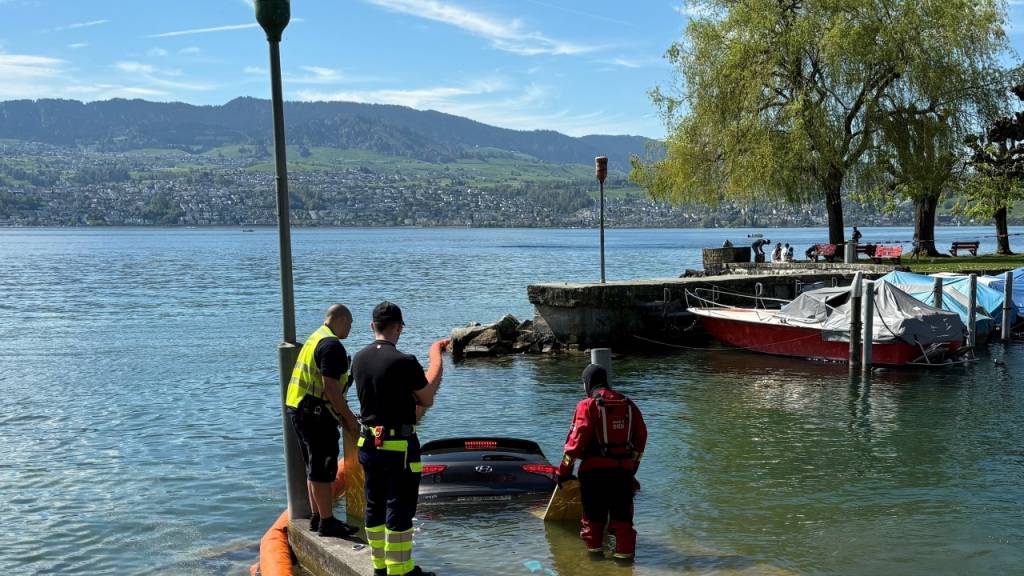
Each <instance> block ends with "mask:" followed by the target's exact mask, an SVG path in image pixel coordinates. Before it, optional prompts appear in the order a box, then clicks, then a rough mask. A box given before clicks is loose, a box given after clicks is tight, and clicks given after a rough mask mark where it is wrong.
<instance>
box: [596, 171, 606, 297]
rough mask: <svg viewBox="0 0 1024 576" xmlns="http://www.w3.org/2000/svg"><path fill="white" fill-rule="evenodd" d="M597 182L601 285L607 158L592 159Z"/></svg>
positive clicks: (602, 275)
mask: <svg viewBox="0 0 1024 576" xmlns="http://www.w3.org/2000/svg"><path fill="white" fill-rule="evenodd" d="M594 164H595V171H596V174H597V181H598V182H599V183H600V185H601V284H604V180H605V178H607V177H608V157H607V156H598V157H597V158H594Z"/></svg>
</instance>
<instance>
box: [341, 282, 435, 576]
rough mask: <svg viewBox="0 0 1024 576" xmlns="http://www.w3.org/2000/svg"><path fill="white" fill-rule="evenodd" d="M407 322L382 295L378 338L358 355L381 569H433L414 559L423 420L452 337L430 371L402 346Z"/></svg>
mask: <svg viewBox="0 0 1024 576" xmlns="http://www.w3.org/2000/svg"><path fill="white" fill-rule="evenodd" d="M404 326H405V322H404V321H403V319H402V310H401V309H400V308H399V307H398V306H397V305H395V304H392V303H391V302H381V303H380V304H379V305H378V306H377V307H376V308H374V309H373V323H372V324H370V327H371V328H372V329H373V334H374V338H375V341H374V342H373V343H372V344H370V345H369V346H367V347H365V348H363V349H362V350H360V351H359V352H358V353H357V354H356V356H355V358H354V359H353V361H352V376H353V378H354V379H355V381H356V391H357V392H358V394H359V406H360V420H361V422H362V427H361V431H360V435H359V441H358V445H359V463H360V464H362V466H363V471H364V472H365V475H366V539H367V542H368V543H369V545H370V553H371V558H372V560H373V572H374V575H375V576H384V575H388V576H402V575H405V574H411V575H414V576H433V573H431V572H424V571H423V570H422V569H420V567H419V566H416V564H415V562H414V561H413V558H412V532H413V530H412V518H413V516H414V515H415V514H416V502H417V499H418V498H419V485H420V472H421V470H422V469H423V465H422V464H421V463H420V442H419V438H417V436H416V421H417V419H418V417H419V416H420V415H422V413H423V410H425V409H426V408H427V407H429V406H431V405H433V403H434V395H435V394H436V393H437V387H438V385H440V383H441V351H442V350H444V348H445V347H446V346H447V344H448V341H447V340H439V341H437V342H435V343H434V344H433V346H431V354H430V356H431V362H430V370H429V371H428V374H424V372H423V367H422V366H421V365H420V363H419V362H418V361H417V360H416V358H415V357H414V356H412V355H410V354H403V353H402V352H399V351H398V349H397V348H396V347H395V345H396V344H397V343H398V338H399V336H401V334H402V329H403V327H404Z"/></svg>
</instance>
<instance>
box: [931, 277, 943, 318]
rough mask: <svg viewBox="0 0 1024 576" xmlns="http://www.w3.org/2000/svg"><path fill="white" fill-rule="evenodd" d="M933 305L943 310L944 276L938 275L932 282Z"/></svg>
mask: <svg viewBox="0 0 1024 576" xmlns="http://www.w3.org/2000/svg"><path fill="white" fill-rule="evenodd" d="M932 306H934V307H936V308H938V309H939V310H942V276H936V277H935V279H934V281H933V282H932Z"/></svg>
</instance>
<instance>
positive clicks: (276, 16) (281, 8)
mask: <svg viewBox="0 0 1024 576" xmlns="http://www.w3.org/2000/svg"><path fill="white" fill-rule="evenodd" d="M255 6H256V21H257V22H259V23H260V26H261V27H262V28H263V31H264V32H266V33H267V42H268V43H269V44H270V88H271V94H272V100H273V107H274V156H275V160H276V177H277V178H276V179H277V231H278V242H279V245H280V255H281V313H282V319H283V329H284V330H283V332H284V337H283V338H282V341H281V344H280V345H279V346H278V347H277V355H278V365H279V367H280V381H281V425H282V428H283V432H284V433H283V437H284V459H285V467H286V469H287V474H286V481H287V485H288V512H289V514H290V516H291V518H292V519H293V520H294V519H296V518H308V517H309V515H310V513H311V510H310V507H309V492H308V490H307V488H306V477H305V465H304V464H303V462H302V454H300V453H299V450H298V449H297V448H298V444H297V442H298V441H297V439H296V437H295V431H294V430H293V429H292V426H291V423H290V422H288V415H287V413H286V412H285V407H284V399H285V395H286V394H287V392H288V382H289V381H290V380H291V377H292V369H293V368H294V367H295V361H296V360H297V359H298V356H299V346H298V344H297V343H296V341H295V293H294V290H293V283H292V239H291V226H290V224H289V222H288V161H287V157H286V154H285V140H284V96H283V95H282V89H281V49H280V45H281V33H282V32H284V29H285V27H287V26H288V21H289V20H290V19H291V2H290V1H289V0H256V1H255Z"/></svg>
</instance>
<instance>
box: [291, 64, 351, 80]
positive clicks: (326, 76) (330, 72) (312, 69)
mask: <svg viewBox="0 0 1024 576" xmlns="http://www.w3.org/2000/svg"><path fill="white" fill-rule="evenodd" d="M300 68H302V69H303V70H305V71H306V72H309V73H310V74H312V75H313V77H314V78H319V79H323V80H328V81H338V80H340V79H341V72H339V71H338V70H335V69H333V68H323V67H321V66H300Z"/></svg>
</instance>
